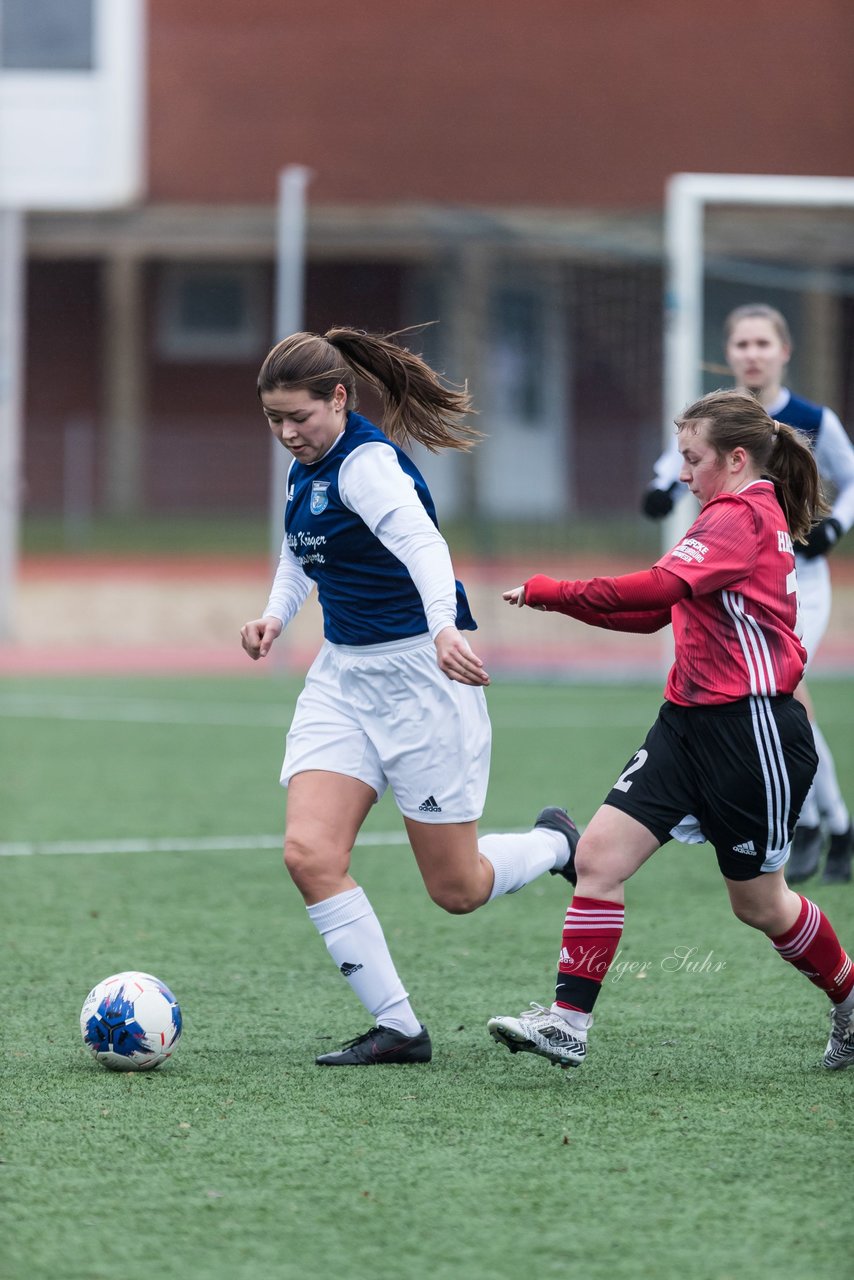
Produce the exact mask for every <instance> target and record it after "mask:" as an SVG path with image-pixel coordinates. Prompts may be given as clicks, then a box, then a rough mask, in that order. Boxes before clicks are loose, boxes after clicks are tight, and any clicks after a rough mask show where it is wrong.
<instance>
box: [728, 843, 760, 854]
mask: <svg viewBox="0 0 854 1280" xmlns="http://www.w3.org/2000/svg"><path fill="white" fill-rule="evenodd" d="M732 851H733V853H756V846H755V844H754V843H753V841H752V840H745V842H744V844H734V845H733V846H732Z"/></svg>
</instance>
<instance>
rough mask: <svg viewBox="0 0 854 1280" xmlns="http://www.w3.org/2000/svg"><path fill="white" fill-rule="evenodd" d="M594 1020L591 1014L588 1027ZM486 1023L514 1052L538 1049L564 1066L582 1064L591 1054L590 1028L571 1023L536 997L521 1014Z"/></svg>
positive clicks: (534, 1051)
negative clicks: (588, 1030) (574, 1025)
mask: <svg viewBox="0 0 854 1280" xmlns="http://www.w3.org/2000/svg"><path fill="white" fill-rule="evenodd" d="M592 1022H593V1019H592V1017H589V1021H588V1027H589V1026H590V1025H591V1024H592ZM486 1027H487V1030H488V1031H489V1034H490V1035H491V1036H492V1038H493V1040H497V1041H498V1042H499V1044H503V1045H506V1046H507V1048H508V1049H509V1050H510V1052H511V1053H538V1054H539V1055H540V1057H542V1058H548V1060H549V1062H555V1063H557V1065H558V1066H560V1067H578V1066H580V1065H581V1063H582V1062H583V1061H584V1059H585V1058H586V1057H587V1030H586V1029H582V1028H580V1027H573V1026H570V1024H569V1023H568V1022H567V1021H566V1019H565V1018H562V1017H561V1016H560V1014H559V1013H553V1012H552V1010H551V1009H546V1008H544V1007H543V1005H541V1004H536V1003H534V1001H531V1007H530V1009H528V1010H526V1011H525V1012H524V1013H520V1014H519V1016H518V1017H517V1018H510V1017H503V1016H498V1017H495V1018H490V1019H489V1022H487V1024H486Z"/></svg>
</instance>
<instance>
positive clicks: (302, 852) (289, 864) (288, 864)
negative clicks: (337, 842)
mask: <svg viewBox="0 0 854 1280" xmlns="http://www.w3.org/2000/svg"><path fill="white" fill-rule="evenodd" d="M284 855H285V870H286V871H287V873H288V875H289V876H290V878H291V879H292V880H293V882H294V884H295V885H296V887H297V888H298V889H299V890H300V892H301V893H306V892H309V893H310V892H312V891H316V890H317V889H318V887H319V886H320V885H321V884H325V883H326V881H328V880H329V878H330V876H331V875H332V876H334V875H335V874H337V873H340V874H346V872H347V867H348V864H349V857H348V855H347V852H346V851H342V852H340V853H339V852H337V851H336V850H334V849H329V850H321V849H318V848H317V847H316V846H315V845H311V846H309V845H306V844H304V843H303V842H302V841H301V840H300V838H299V837H298V836H286V838H285V851H284Z"/></svg>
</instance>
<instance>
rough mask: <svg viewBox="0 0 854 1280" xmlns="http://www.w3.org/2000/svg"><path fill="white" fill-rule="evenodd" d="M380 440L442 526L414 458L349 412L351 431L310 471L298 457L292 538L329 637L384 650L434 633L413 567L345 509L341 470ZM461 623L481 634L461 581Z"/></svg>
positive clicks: (291, 475)
mask: <svg viewBox="0 0 854 1280" xmlns="http://www.w3.org/2000/svg"><path fill="white" fill-rule="evenodd" d="M372 441H377V442H379V443H381V444H387V445H389V446H390V447H391V448H392V449H394V451H395V453H396V455H397V461H398V463H399V464H400V467H401V469H402V470H403V471H405V472H406V474H407V475H408V476H410V477H411V478H412V482H413V484H414V485H415V492H416V493H417V495H418V498H419V499H420V501H421V504H422V506H423V507H424V510H425V511H426V512H427V514H428V516H429V517H430V519H431V520H432V521H433V524H434V525H436V527H437V528H438V521H437V519H436V509H435V507H434V505H433V499H432V498H431V496H430V491H429V489H428V488H427V484H426V482H425V480H424V477H423V476H422V475H421V472H420V471H419V470H418V468H417V467H416V466H415V463H414V462H413V461H412V460H411V458H409V457H407V455H406V454H405V453H404V452H403V450H402V449H400V448H398V446H397V445H396V444H394V443H393V442H392V441H391V440H389V438H388V436H386V435H384V433H383V432H382V431H380V429H379V428H378V427H375V426H374V425H373V423H371V422H368V420H367V419H366V418H363V417H361V416H360V415H359V414H358V413H348V414H347V425H346V427H345V429H344V433H343V435H342V436H341V438H340V439H339V440H338V441H337V443H336V444H335V445H334V446H333V447H332V448H331V449H330V450H329V452H328V453H327V454H326V455H325V456H324V457H323V458H321V459H320V461H319V462H315V463H314V464H312V465H311V466H307V465H306V464H305V463H302V462H299V461H297V460H296V459H294V461H293V463H292V464H291V468H290V470H289V472H288V501H287V505H286V507H285V535H286V537H287V542H288V546H289V547H290V549H291V551H292V552H293V554H294V555H295V556H296V558H297V560H298V561H299V563H300V565H301V566H302V569H303V572H304V573H305V574H307V576H308V577H309V578H311V579H312V581H314V582H315V583H316V584H317V594H318V598H319V600H320V607H321V609H322V611H323V634H324V636H325V637H326V639H327V640H329V641H330V642H331V643H332V644H349V645H366V644H383V643H387V642H389V641H392V640H403V639H405V638H407V637H408V636H416V635H420V634H422V633H423V632H426V631H427V630H428V626H427V617H426V615H425V613H424V606H423V604H422V603H421V597H420V595H419V594H418V591H417V589H416V587H415V584H414V583H413V581H412V578H411V577H410V576H409V572H408V571H407V569H406V567H405V566H404V565H403V564H402V563H401V561H400V560H398V558H397V556H394V555H392V553H391V552H390V551H388V550H387V549H386V548H385V547H384V546H383V544H382V543H381V542H380V540H379V538H377V537H376V536H375V535H374V534H373V533H371V530H370V529H369V528H368V526H367V525H366V524H365V522H364V520H362V519H361V517H360V516H358V515H356V513H355V512H354V511H351V510H350V509H349V507H346V506H345V505H344V503H343V502H342V501H341V497H340V494H339V492H338V472H339V470H340V468H341V464H342V463H343V462H344V460H345V458H347V457H349V455H350V454H351V453H352V452H353V450H354V449H357V448H358V447H359V446H360V445H363V444H367V443H369V442H372ZM456 585H457V617H456V625H457V627H458V628H459V629H460V630H461V631H474V630H476V628H477V624H476V623H475V621H474V619H473V618H472V616H471V611H470V610H469V605H468V601H467V599H466V594H465V590H464V588H463V586H462V584H461V583H460V582H457V584H456Z"/></svg>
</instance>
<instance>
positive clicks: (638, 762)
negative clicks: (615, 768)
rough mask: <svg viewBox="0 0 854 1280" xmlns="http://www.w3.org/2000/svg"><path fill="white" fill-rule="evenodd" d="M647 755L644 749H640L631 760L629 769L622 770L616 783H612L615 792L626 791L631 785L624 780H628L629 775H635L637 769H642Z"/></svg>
mask: <svg viewBox="0 0 854 1280" xmlns="http://www.w3.org/2000/svg"><path fill="white" fill-rule="evenodd" d="M648 755H649V752H648V751H647V750H646V748H645V747H641V749H640V751H639V752H638V753H637V755H636V756H635V758H634V759H633V760H632V762H631V764H630V765H629V767H628V768H627V769H624V770H623V772H622V773H621V774H620V776H619V778H618V779H617V781H616V782H615V783H614V790H615V791H628V789H629V787H630V786H631V785H632V784H631V783H630V782H627V781H626V779H627V778H628V776H629V774H630V773H637V771H638V769H642V768H643V766H644V765H645V764H646V758H647V756H648Z"/></svg>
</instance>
